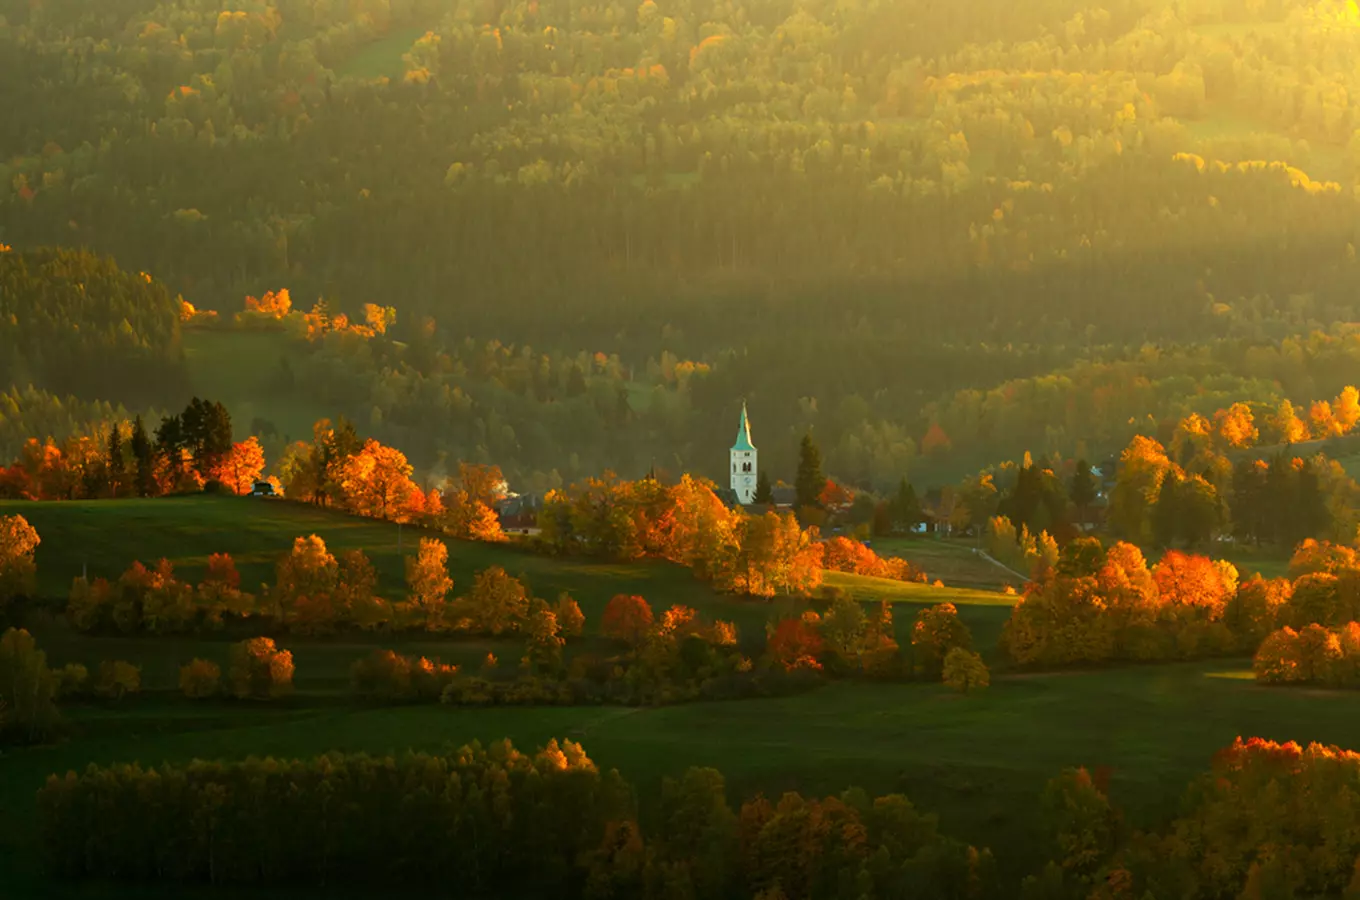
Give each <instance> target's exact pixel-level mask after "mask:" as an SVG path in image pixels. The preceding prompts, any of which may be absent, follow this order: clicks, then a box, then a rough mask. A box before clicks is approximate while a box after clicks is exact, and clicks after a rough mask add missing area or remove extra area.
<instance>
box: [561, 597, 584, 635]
mask: <svg viewBox="0 0 1360 900" xmlns="http://www.w3.org/2000/svg"><path fill="white" fill-rule="evenodd" d="M553 613H554V614H555V615H556V616H557V623H558V624H559V625H561V626H562V636H563V637H580V636H581V635H582V634H583V633H584V631H585V626H586V617H585V613H583V612H581V607H580V605H579V604H578V603H577V602H576V600H575V599H574V598H573V597H572V596H571V594H568V593H567V592H566V591H563V592H562V593H561V594H558V596H557V605H556V606H555V607H553Z"/></svg>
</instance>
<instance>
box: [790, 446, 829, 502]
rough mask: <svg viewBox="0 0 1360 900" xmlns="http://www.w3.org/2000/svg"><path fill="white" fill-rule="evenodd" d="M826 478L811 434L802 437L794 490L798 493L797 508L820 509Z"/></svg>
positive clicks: (820, 452)
mask: <svg viewBox="0 0 1360 900" xmlns="http://www.w3.org/2000/svg"><path fill="white" fill-rule="evenodd" d="M825 486H826V476H825V475H823V474H822V451H820V450H818V449H817V445H816V444H815V443H813V441H812V432H810V431H809V432H808V433H807V434H805V435H803V442H802V444H801V445H800V446H799V448H798V477H797V479H796V480H795V482H794V489H795V490H796V491H797V492H798V508H799V509H802V508H804V507H820V506H821V499H820V497H821V493H822V488H823V487H825Z"/></svg>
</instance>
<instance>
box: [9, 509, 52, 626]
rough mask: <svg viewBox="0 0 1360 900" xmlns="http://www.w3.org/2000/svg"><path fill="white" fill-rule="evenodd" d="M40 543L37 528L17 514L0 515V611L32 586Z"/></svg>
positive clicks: (33, 585)
mask: <svg viewBox="0 0 1360 900" xmlns="http://www.w3.org/2000/svg"><path fill="white" fill-rule="evenodd" d="M40 543H42V541H41V539H40V538H39V537H38V532H37V530H36V529H35V528H34V527H33V526H32V525H30V524H28V520H27V519H25V518H24V517H23V516H20V515H12V516H0V610H3V609H4V608H5V606H6V605H7V604H8V603H9V602H10V601H12V600H14V599H15V598H17V597H26V596H29V595H31V594H32V593H33V591H34V589H35V587H36V578H37V572H38V568H37V565H36V563H35V562H34V556H35V553H36V551H37V549H38V545H39V544H40Z"/></svg>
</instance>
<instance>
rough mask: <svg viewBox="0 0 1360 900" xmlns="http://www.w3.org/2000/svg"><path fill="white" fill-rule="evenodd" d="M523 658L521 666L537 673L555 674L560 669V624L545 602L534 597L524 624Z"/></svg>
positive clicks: (561, 645)
mask: <svg viewBox="0 0 1360 900" xmlns="http://www.w3.org/2000/svg"><path fill="white" fill-rule="evenodd" d="M524 636H525V645H524V658H523V659H522V660H521V661H520V665H521V667H522V668H523V669H524V670H525V671H527V672H531V673H533V674H537V675H555V674H557V673H559V672H560V671H561V669H562V647H563V645H564V644H566V641H564V640H563V639H562V634H561V626H560V625H559V624H558V622H557V616H556V614H555V613H554V612H553V611H552V608H551V607H549V606H548V604H547V603H545V602H543V601H542V600H539V599H538V598H534V599H533V600H532V601H530V603H529V617H528V621H527V622H526V623H525V625H524Z"/></svg>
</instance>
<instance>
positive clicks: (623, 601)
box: [600, 594, 653, 645]
mask: <svg viewBox="0 0 1360 900" xmlns="http://www.w3.org/2000/svg"><path fill="white" fill-rule="evenodd" d="M652 621H653V616H652V607H651V605H650V604H649V603H648V602H647V600H646V599H645V598H643V597H639V596H637V595H636V594H631V595H630V594H618V595H616V596H615V597H614V599H612V600H610V601H609V604H608V605H607V606H606V607H605V608H604V615H603V616H602V617H601V619H600V633H601V634H603V635H604V636H605V637H608V638H614V639H616V640H620V641H627V642H628V643H630V644H633V645H637V644H639V643H641V642H642V639H643V637H645V636H646V634H647V630H648V629H649V628H651V627H652Z"/></svg>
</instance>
